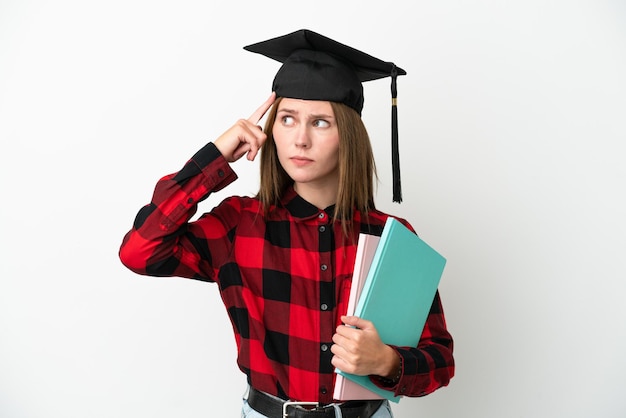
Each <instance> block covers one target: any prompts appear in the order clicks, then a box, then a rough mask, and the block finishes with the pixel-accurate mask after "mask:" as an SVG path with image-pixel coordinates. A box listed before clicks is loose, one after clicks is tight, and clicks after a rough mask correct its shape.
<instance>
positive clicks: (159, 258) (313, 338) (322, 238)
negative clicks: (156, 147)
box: [120, 30, 454, 418]
mask: <svg viewBox="0 0 626 418" xmlns="http://www.w3.org/2000/svg"><path fill="white" fill-rule="evenodd" d="M246 49H249V50H252V51H254V52H261V53H263V54H265V55H267V56H270V57H272V58H275V59H278V60H280V61H281V62H283V66H282V67H281V69H280V70H279V72H278V74H277V75H276V78H275V79H274V85H273V90H274V91H275V93H272V95H270V97H269V98H268V99H267V100H266V101H265V102H264V103H263V104H262V105H261V106H260V107H259V108H258V109H257V110H256V111H255V112H254V113H253V114H252V116H251V117H250V118H248V119H242V120H239V121H238V122H236V123H235V124H234V125H233V126H232V127H231V128H230V129H228V130H227V131H226V132H225V133H224V134H222V135H221V136H220V137H218V138H217V139H216V140H215V141H214V142H212V143H209V144H207V145H205V146H204V147H203V148H202V149H201V150H200V151H198V152H197V153H196V154H195V155H194V156H193V157H192V158H191V159H190V160H189V161H188V162H187V164H186V165H185V166H184V167H183V168H182V170H181V171H179V172H178V173H175V174H171V175H168V176H165V177H164V178H162V179H161V180H160V181H159V182H158V183H157V185H156V188H155V192H154V195H153V199H152V202H151V203H150V204H149V205H147V206H145V207H144V208H142V209H141V210H140V211H139V213H138V215H137V218H136V220H135V223H134V225H133V228H132V229H131V230H130V231H129V232H128V233H127V235H126V236H125V238H124V241H123V243H122V246H121V249H120V258H121V260H122V262H123V263H124V264H125V265H126V266H127V267H128V268H130V269H131V270H133V271H135V272H137V273H139V274H147V275H153V276H180V277H188V278H194V279H199V280H204V281H209V282H216V283H217V284H218V286H219V289H220V293H221V296H222V299H223V301H224V304H225V307H226V309H227V311H228V315H229V318H230V320H231V322H232V325H233V331H234V334H235V340H236V343H237V349H238V358H237V362H238V365H239V368H240V369H241V370H242V372H244V373H245V374H246V375H247V378H248V383H249V393H248V395H247V396H246V399H244V405H243V414H244V416H249V417H264V416H267V417H274V416H282V414H283V411H285V412H286V413H288V414H289V416H298V417H307V416H311V417H313V416H315V417H325V416H328V417H335V416H343V417H352V416H354V417H357V416H360V417H362V418H364V417H377V418H378V417H389V416H391V411H390V408H389V405H388V403H387V402H386V401H384V402H383V401H381V400H371V401H349V402H343V403H340V402H336V400H335V399H333V387H334V381H335V373H334V369H335V368H339V369H340V370H343V371H346V372H348V373H353V374H359V375H369V376H370V378H371V379H372V380H373V381H374V382H375V383H376V384H377V385H379V386H380V387H383V388H386V389H388V390H391V391H393V392H394V393H395V394H397V395H405V396H423V395H426V394H428V393H431V392H433V391H434V390H436V389H438V388H440V387H442V386H445V385H447V384H448V382H449V380H450V379H451V378H452V376H453V374H454V360H453V356H452V338H451V336H450V334H449V333H448V331H447V329H446V325H445V319H444V316H443V310H442V308H441V302H440V299H439V295H438V294H437V295H436V297H435V300H434V301H433V306H432V308H431V313H430V315H429V317H428V320H427V323H426V325H425V327H424V332H423V335H422V338H421V340H420V343H419V344H418V347H392V346H389V345H386V344H384V343H383V342H382V341H381V340H380V337H379V336H378V332H377V331H376V328H375V327H374V325H373V324H372V323H371V322H368V321H365V320H363V319H360V318H356V317H347V316H344V315H343V314H344V313H345V312H346V310H347V302H348V300H347V299H348V295H349V291H350V284H351V277H352V271H353V267H354V259H355V252H356V242H357V237H358V234H359V233H361V232H365V233H370V234H374V235H380V234H381V232H382V228H383V225H384V223H385V220H386V219H387V217H388V215H386V214H384V213H382V212H380V211H378V210H376V209H375V207H374V198H373V179H374V176H375V168H374V158H373V154H372V150H371V145H370V141H369V137H368V135H367V131H366V129H365V127H364V125H363V122H362V120H361V118H360V111H361V108H362V106H363V95H362V86H361V81H364V79H363V76H361V75H359V74H358V73H359V71H360V70H359V68H362V65H363V63H364V62H366V63H367V62H371V61H373V60H375V62H374V64H375V65H374V67H375V66H376V65H382V66H383V67H384V68H383V70H384V71H387V67H388V66H389V65H390V64H389V63H384V62H382V61H380V60H377V59H375V58H373V57H370V56H365V61H363V60H362V59H361V58H363V57H362V55H365V54H363V53H361V52H360V51H356V50H353V49H352V48H350V47H347V46H345V45H342V44H339V43H336V42H335V41H332V40H330V39H328V38H325V37H323V36H321V35H318V34H316V33H314V32H311V31H306V30H303V31H298V32H294V33H292V34H289V35H285V36H284V37H280V38H274V39H271V40H269V41H265V42H263V43H260V44H256V45H252V46H249V47H246ZM267 50H269V51H271V53H270V52H267ZM339 57H341V58H339ZM346 57H348V61H346ZM350 57H351V58H350ZM359 60H360V64H359V65H360V66H359V65H355V64H354V63H355V61H359ZM381 63H382V64H381ZM391 65H392V69H393V70H394V71H395V66H393V64H391ZM320 66H321V67H320ZM319 68H324V70H323V74H320V73H321V72H322V71H320V69H319ZM329 68H330V70H329ZM355 69H357V70H355ZM376 71H379V70H376ZM400 71H401V70H400ZM365 73H368V72H367V71H365ZM369 74H370V75H369V76H366V77H371V72H369ZM383 74H384V72H383ZM388 74H389V73H387V75H388ZM382 76H385V75H382ZM382 76H379V77H382ZM367 79H372V78H367ZM270 108H271V111H270V113H269V116H268V119H267V122H266V125H265V129H264V130H261V129H260V128H259V127H258V125H257V124H258V123H259V121H260V120H261V119H262V117H263V116H264V115H265V114H266V112H267V111H268V110H269V109H270ZM259 152H260V159H261V164H260V165H261V187H260V191H259V193H258V195H257V196H256V197H236V196H233V197H230V198H228V199H225V200H224V201H223V202H222V203H221V204H219V205H218V206H217V207H215V208H214V209H213V210H211V211H210V212H209V213H205V214H204V215H202V216H201V217H200V218H199V219H198V220H196V221H193V222H192V221H190V219H191V217H192V216H193V215H194V214H195V212H196V209H197V204H198V202H200V201H201V200H204V199H205V198H207V197H208V196H209V195H210V194H211V193H213V192H215V191H218V190H221V189H222V188H224V187H226V186H227V185H228V184H229V183H231V182H232V181H234V180H235V179H236V175H235V173H234V172H233V171H232V169H231V167H230V166H229V163H231V162H234V161H237V160H239V159H240V158H241V157H243V156H246V158H247V159H248V160H254V159H255V158H256V157H257V156H258V155H259ZM401 221H402V222H403V223H404V224H405V225H407V226H409V225H408V223H407V222H406V221H405V220H401ZM409 227H410V226H409ZM405 320H410V319H405ZM285 401H291V402H297V403H301V402H304V403H315V404H317V406H316V408H315V409H314V410H311V409H310V408H311V407H310V406H308V405H292V403H288V404H285Z"/></svg>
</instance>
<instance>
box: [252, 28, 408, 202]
mask: <svg viewBox="0 0 626 418" xmlns="http://www.w3.org/2000/svg"><path fill="white" fill-rule="evenodd" d="M244 49H245V50H247V51H251V52H256V53H259V54H262V55H265V56H266V57H269V58H272V59H275V60H276V61H279V62H282V63H283V65H282V67H281V68H280V69H279V70H278V73H276V77H274V82H273V85H272V90H273V91H275V92H276V95H277V96H278V97H290V98H294V99H305V100H328V101H332V102H339V103H343V104H345V105H347V106H349V107H351V108H352V109H354V110H356V111H357V112H358V113H359V115H360V114H361V110H362V109H363V85H362V84H361V83H362V82H364V81H370V80H377V79H380V78H385V77H391V97H392V102H391V104H392V107H391V118H392V129H391V135H392V141H391V153H392V170H393V200H394V202H401V201H402V190H401V187H400V157H399V152H398V114H397V108H396V97H397V89H396V77H397V76H399V75H405V74H406V71H404V70H403V69H401V68H399V67H396V66H395V64H393V63H392V62H386V61H382V60H380V59H378V58H375V57H372V56H371V55H368V54H366V53H364V52H361V51H359V50H357V49H354V48H352V47H349V46H347V45H344V44H341V43H339V42H337V41H334V40H332V39H330V38H327V37H325V36H322V35H320V34H318V33H315V32H313V31H310V30H307V29H301V30H298V31H296V32H293V33H290V34H287V35H284V36H279V37H277V38H272V39H268V40H267V41H263V42H258V43H256V44H252V45H248V46H245V47H244Z"/></svg>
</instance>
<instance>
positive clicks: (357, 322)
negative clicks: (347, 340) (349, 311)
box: [341, 315, 373, 329]
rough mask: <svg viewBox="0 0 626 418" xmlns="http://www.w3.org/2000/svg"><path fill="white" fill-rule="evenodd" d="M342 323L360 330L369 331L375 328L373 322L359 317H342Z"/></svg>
mask: <svg viewBox="0 0 626 418" xmlns="http://www.w3.org/2000/svg"><path fill="white" fill-rule="evenodd" d="M341 322H343V323H344V324H346V325H349V326H353V327H357V328H359V329H367V328H371V327H373V324H372V322H371V321H368V320H366V319H362V318H359V317H358V316H345V315H344V316H342V317H341Z"/></svg>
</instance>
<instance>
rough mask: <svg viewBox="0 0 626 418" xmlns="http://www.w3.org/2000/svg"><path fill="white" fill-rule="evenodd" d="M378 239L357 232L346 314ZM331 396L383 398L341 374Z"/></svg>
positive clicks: (350, 310) (356, 296)
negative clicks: (357, 237)
mask: <svg viewBox="0 0 626 418" xmlns="http://www.w3.org/2000/svg"><path fill="white" fill-rule="evenodd" d="M379 241H380V237H379V236H376V235H369V234H363V233H361V234H359V239H358V242H357V249H356V257H355V259H354V272H353V274H352V286H351V287H350V295H349V298H348V309H347V311H346V315H354V310H355V308H356V304H357V302H358V300H359V297H360V295H361V292H362V290H363V285H364V284H365V280H366V279H367V273H368V271H369V269H370V265H371V264H372V259H373V258H374V254H375V252H376V247H377V246H378V242H379ZM333 397H334V398H335V399H338V400H358V399H383V397H382V396H380V395H379V394H377V393H375V392H372V391H371V390H369V389H367V388H365V387H364V386H361V385H360V384H358V383H356V382H353V381H352V380H350V379H348V378H346V377H344V376H342V375H341V374H337V377H336V380H335V391H334V393H333Z"/></svg>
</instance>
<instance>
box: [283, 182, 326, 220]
mask: <svg viewBox="0 0 626 418" xmlns="http://www.w3.org/2000/svg"><path fill="white" fill-rule="evenodd" d="M280 203H281V205H282V206H283V207H284V208H285V209H287V210H288V211H289V213H290V214H291V216H293V217H294V218H300V219H302V220H305V219H310V218H314V217H316V216H319V214H320V213H322V212H326V214H327V215H328V216H332V214H333V213H334V212H335V205H331V206H329V207H327V208H326V209H324V210H320V209H318V208H317V207H316V206H315V205H313V204H311V203H309V202H307V201H306V200H304V199H303V198H302V197H301V196H300V195H299V194H298V193H297V192H296V191H295V189H294V188H293V186H289V187H287V189H286V190H285V193H284V194H283V197H282V199H281V200H280Z"/></svg>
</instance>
